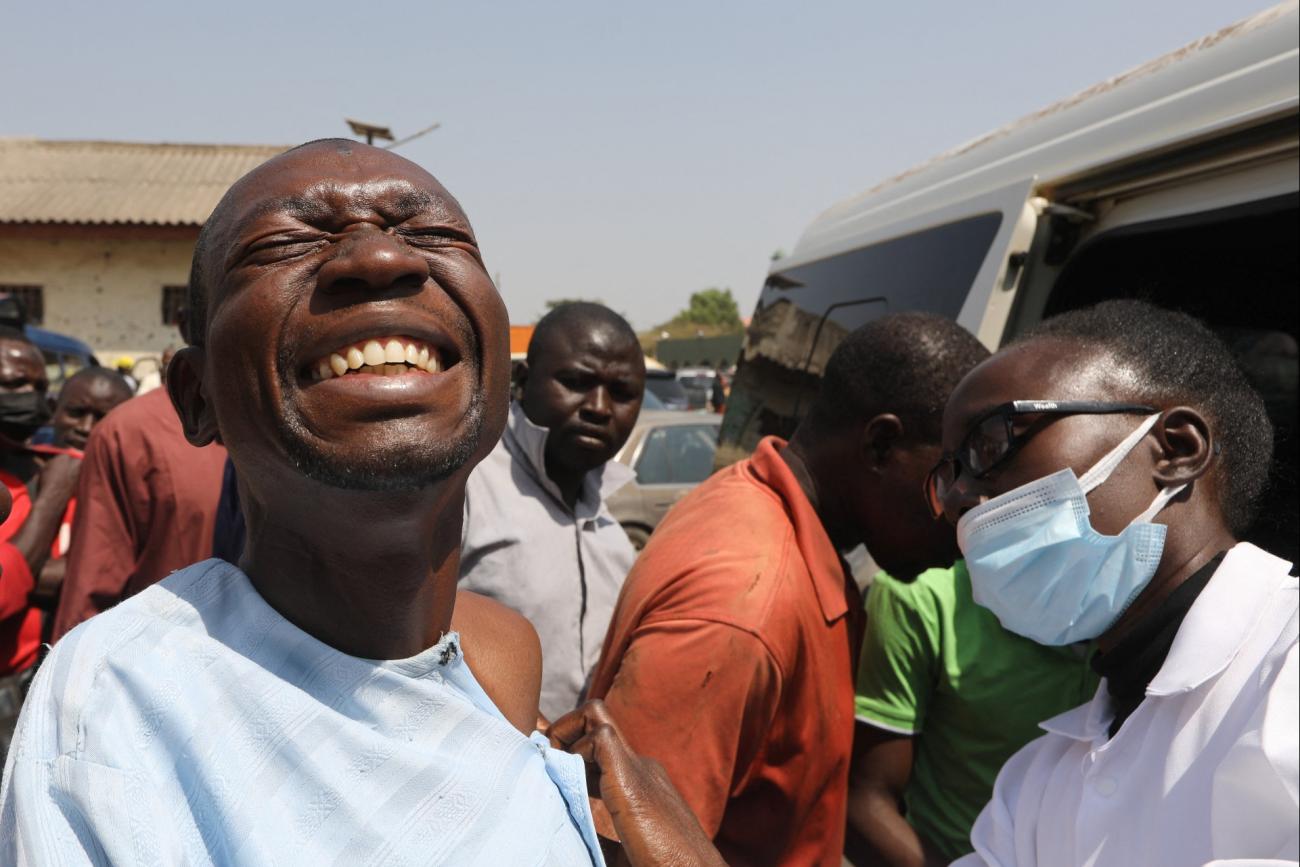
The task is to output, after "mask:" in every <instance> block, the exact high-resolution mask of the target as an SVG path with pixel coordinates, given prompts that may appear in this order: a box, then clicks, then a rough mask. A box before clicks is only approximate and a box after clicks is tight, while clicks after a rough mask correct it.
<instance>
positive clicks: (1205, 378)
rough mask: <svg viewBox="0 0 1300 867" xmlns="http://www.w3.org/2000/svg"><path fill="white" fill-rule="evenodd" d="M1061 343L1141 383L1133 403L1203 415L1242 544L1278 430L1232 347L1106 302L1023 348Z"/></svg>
mask: <svg viewBox="0 0 1300 867" xmlns="http://www.w3.org/2000/svg"><path fill="white" fill-rule="evenodd" d="M1038 339H1053V340H1062V341H1067V342H1069V343H1074V344H1077V345H1079V346H1081V347H1084V348H1086V349H1091V350H1095V351H1098V352H1102V353H1105V354H1106V355H1108V356H1109V357H1110V358H1111V359H1112V360H1114V361H1115V362H1117V363H1118V364H1120V365H1122V366H1123V367H1125V368H1127V370H1128V371H1131V373H1132V374H1133V375H1134V376H1135V377H1136V381H1135V382H1133V385H1132V387H1131V393H1130V394H1127V395H1125V397H1128V398H1131V399H1135V400H1143V401H1150V402H1152V403H1155V404H1164V405H1166V406H1173V405H1178V404H1184V405H1186V406H1190V407H1192V408H1194V409H1196V410H1198V411H1200V412H1202V413H1203V414H1204V415H1205V417H1206V419H1207V420H1208V421H1209V422H1210V424H1211V425H1212V426H1213V431H1212V435H1213V437H1214V439H1215V442H1216V443H1217V446H1218V450H1219V466H1218V468H1217V470H1216V472H1217V478H1218V483H1219V484H1218V489H1219V504H1220V507H1221V508H1222V510H1223V516H1224V520H1225V521H1226V523H1227V525H1228V529H1229V530H1231V531H1232V533H1233V534H1234V535H1236V536H1238V537H1240V536H1242V535H1243V534H1244V533H1245V532H1246V531H1247V530H1249V529H1250V525H1251V524H1253V523H1254V521H1255V516H1256V513H1257V511H1258V508H1259V499H1260V497H1261V496H1262V495H1263V493H1264V489H1265V488H1266V487H1267V485H1268V473H1269V465H1270V464H1271V462H1272V459H1273V425H1272V423H1271V422H1270V421H1269V419H1268V413H1267V411H1266V410H1265V407H1264V401H1263V399H1262V398H1261V397H1260V396H1259V393H1258V392H1257V391H1256V390H1255V388H1254V387H1253V386H1252V385H1251V384H1250V381H1249V380H1248V379H1247V378H1246V375H1245V373H1244V372H1243V371H1242V369H1241V366H1240V365H1239V364H1238V363H1237V361H1236V359H1235V358H1234V357H1233V355H1232V352H1231V351H1230V350H1229V349H1228V346H1227V344H1226V343H1224V341H1223V340H1221V339H1220V338H1219V337H1218V335H1216V334H1215V333H1214V332H1213V331H1211V330H1210V329H1209V328H1208V327H1206V326H1205V324H1204V323H1202V322H1201V321H1200V320H1199V319H1196V318H1195V317H1193V316H1189V315H1188V314H1186V313H1183V312H1181V311H1177V310H1168V309H1165V308H1163V307H1157V306H1156V305H1154V304H1150V303H1148V302H1146V301H1136V300H1131V299H1124V300H1116V301H1103V302H1102V303H1100V304H1098V305H1096V306H1095V307H1085V308H1082V309H1079V310H1070V311H1068V312H1065V313H1062V314H1060V315H1058V316H1053V317H1052V318H1051V319H1047V320H1045V321H1044V322H1042V323H1041V324H1040V325H1039V326H1038V327H1037V328H1034V329H1033V330H1031V331H1030V332H1029V333H1027V334H1026V335H1024V336H1023V337H1021V338H1019V339H1018V340H1017V341H1016V342H1017V343H1023V342H1026V341H1029V340H1038Z"/></svg>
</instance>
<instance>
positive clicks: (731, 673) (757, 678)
mask: <svg viewBox="0 0 1300 867" xmlns="http://www.w3.org/2000/svg"><path fill="white" fill-rule="evenodd" d="M780 695H781V673H780V670H779V668H778V666H777V664H776V661H775V660H774V659H773V658H772V655H771V653H770V652H769V651H768V649H767V647H766V645H764V644H763V643H762V642H761V641H759V640H758V638H756V637H755V636H753V635H752V634H750V633H748V632H745V631H743V630H741V629H737V628H735V627H733V626H730V625H728V624H724V623H718V622H714V621H709V620H669V621H660V622H651V623H648V624H644V625H642V626H641V627H640V628H639V629H638V630H637V631H636V633H635V634H634V636H633V638H632V641H631V643H630V645H629V646H628V648H627V652H626V653H625V654H624V655H623V659H622V661H621V662H620V664H619V668H618V672H617V673H616V674H615V676H614V678H613V681H612V683H611V685H610V688H609V691H608V692H607V693H606V695H605V696H603V699H604V703H605V706H606V707H607V708H608V711H609V714H610V716H611V717H612V718H613V720H614V721H615V722H616V723H617V724H618V728H619V730H620V731H621V732H622V734H623V736H624V737H625V738H626V739H627V742H628V744H629V745H630V746H631V748H632V749H633V750H634V751H636V752H637V753H640V754H642V755H645V756H649V757H650V758H653V759H655V760H656V761H658V762H659V763H660V764H661V765H663V767H664V768H665V770H666V771H667V772H668V776H669V778H670V779H671V780H672V782H673V784H674V785H675V786H676V787H677V789H678V791H680V792H681V794H682V797H683V798H684V799H685V801H686V803H687V804H688V805H689V806H690V808H691V810H692V811H693V812H694V813H695V816H696V817H697V818H698V819H699V822H700V824H701V825H702V826H703V828H704V831H705V833H706V834H708V835H709V837H710V838H712V837H714V836H715V835H716V834H717V832H718V828H719V827H720V826H721V824H722V816H723V813H724V811H725V810H726V806H727V799H728V798H729V797H730V796H731V793H732V791H733V790H734V789H735V788H736V785H737V783H738V782H739V781H740V780H741V779H742V778H743V776H744V774H745V772H746V770H747V769H748V767H749V765H750V763H751V762H752V760H753V759H754V757H755V755H756V754H757V753H758V751H759V749H760V748H761V745H762V743H763V737H764V733H765V732H766V731H767V729H768V726H769V725H770V723H771V721H772V718H773V716H774V714H775V711H776V707H777V705H778V703H779V701H780Z"/></svg>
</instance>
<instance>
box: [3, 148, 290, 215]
mask: <svg viewBox="0 0 1300 867" xmlns="http://www.w3.org/2000/svg"><path fill="white" fill-rule="evenodd" d="M287 149H288V146H286V145H205V144H147V143H143V142H114V141H46V140H42V139H18V138H0V223H109V224H111V223H135V224H144V225H162V226H197V225H201V224H202V223H203V221H204V220H206V219H207V218H208V215H209V214H211V213H212V209H213V208H214V207H216V205H217V202H218V201H219V200H220V199H221V196H222V194H224V193H225V191H226V189H227V188H229V187H230V185H231V184H232V183H234V181H236V180H237V179H238V178H239V177H241V176H242V175H243V174H244V173H246V172H247V171H248V170H249V169H252V168H253V167H254V166H257V165H259V164H260V163H263V162H265V161H266V160H268V159H270V158H271V157H273V156H275V155H276V154H278V153H281V152H282V151H284V150H287Z"/></svg>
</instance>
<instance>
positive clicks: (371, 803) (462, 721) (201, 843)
mask: <svg viewBox="0 0 1300 867" xmlns="http://www.w3.org/2000/svg"><path fill="white" fill-rule="evenodd" d="M302 580H303V581H310V580H311V576H309V575H304V576H302ZM593 863H595V864H601V863H603V862H602V859H601V856H600V852H599V850H598V847H597V843H596V838H595V828H594V825H593V824H592V820H591V814H590V810H589V805H588V801H587V791H586V785H585V769H584V766H583V762H582V759H580V758H578V757H577V756H572V755H568V754H565V753H559V752H556V751H555V750H552V749H550V748H549V747H547V746H546V742H545V740H544V739H543V738H542V737H541V735H534V736H533V739H532V740H530V739H529V738H527V737H525V736H524V735H522V734H520V733H519V732H518V731H517V730H515V729H514V728H513V727H512V726H511V725H510V724H509V723H508V722H507V721H506V720H505V718H504V717H503V716H502V715H501V713H500V712H499V711H498V710H497V709H496V707H495V706H494V705H493V704H492V701H491V700H490V699H489V698H488V697H487V695H486V694H485V693H484V692H483V690H482V689H481V688H480V687H479V685H478V683H477V682H476V681H475V680H474V675H473V674H472V673H471V672H470V670H469V666H468V665H466V664H465V661H464V657H463V656H462V654H461V649H460V642H459V639H458V638H457V637H456V636H455V635H454V634H452V635H448V636H445V637H444V638H443V640H442V641H440V642H438V643H437V644H436V645H434V646H433V647H430V648H428V649H427V650H425V651H423V652H422V653H420V654H417V655H416V656H413V657H411V658H409V659H400V660H368V659H359V658H357V657H354V656H348V655H346V654H344V653H341V652H339V651H337V650H335V649H334V648H332V647H329V646H328V645H325V644H323V643H321V642H319V641H317V640H316V639H315V638H313V637H312V636H310V635H308V634H307V633H305V632H303V631H302V630H300V629H298V628H297V627H296V626H294V625H293V624H291V623H289V621H287V620H285V619H284V618H283V617H281V616H280V614H279V613H277V612H276V611H275V609H273V608H271V606H270V605H268V604H267V603H266V602H265V601H264V600H263V599H262V597H261V596H260V595H259V594H258V593H257V591H256V590H255V589H254V588H253V586H252V584H251V583H250V582H249V580H248V578H247V577H246V576H245V575H244V573H243V572H241V571H240V570H239V569H237V568H236V567H234V566H232V565H230V564H229V563H226V562H224V561H222V560H208V561H206V562H204V563H199V564H197V565H195V566H191V567H189V568H188V569H183V570H181V571H180V572H177V573H175V574H173V575H172V576H171V577H169V578H167V579H165V580H164V581H162V582H161V583H160V584H155V585H154V586H153V587H150V588H149V589H147V590H145V591H143V592H142V593H140V594H139V595H137V596H134V597H132V598H131V599H128V600H127V601H126V602H123V603H122V604H121V605H118V606H117V607H115V608H112V609H110V610H109V611H106V612H105V613H103V614H100V615H99V616H97V617H94V618H92V619H90V620H88V621H87V622H85V623H83V624H81V625H80V626H78V627H77V628H76V629H74V630H73V631H72V632H70V633H68V634H67V635H66V636H64V637H63V638H62V639H60V641H59V643H58V645H57V646H56V647H55V648H54V651H53V652H52V653H51V654H50V655H49V657H48V658H47V659H46V660H45V662H44V664H43V665H42V666H41V670H40V672H39V673H38V674H37V676H36V680H35V682H34V684H33V686H32V690H31V694H30V695H28V697H27V702H26V704H25V706H24V707H23V712H22V716H21V718H20V719H19V722H18V730H17V732H16V734H15V738H14V746H13V747H12V749H11V750H10V752H9V759H8V763H7V764H6V766H5V773H4V785H3V792H0V864H4V865H27V864H31V865H45V864H61V865H71V864H77V865H79V864H105V865H107V864H113V865H119V867H120V865H167V867H170V865H196V867H197V865H205V864H226V865H249V867H274V865H298V864H307V865H319V867H325V865H330V864H338V865H367V864H373V865H416V864H447V865H455V867H461V865H484V867H498V865H515V864H527V865H536V867H541V865H548V867H561V865H565V867H567V865H577V864H581V865H591V864H593Z"/></svg>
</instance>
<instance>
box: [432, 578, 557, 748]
mask: <svg viewBox="0 0 1300 867" xmlns="http://www.w3.org/2000/svg"><path fill="white" fill-rule="evenodd" d="M451 626H452V628H453V629H455V630H456V631H457V632H459V633H460V636H461V647H462V648H463V649H464V653H465V661H466V662H467V663H468V664H469V667H470V670H471V671H473V672H474V677H475V679H477V680H478V682H479V685H480V686H482V687H483V691H484V692H486V693H487V695H488V698H490V699H492V702H493V703H494V704H495V705H496V706H497V708H498V709H499V710H500V711H501V713H502V714H503V715H504V716H505V718H506V719H508V720H509V721H510V723H511V724H512V725H513V726H514V727H515V728H517V729H519V730H520V731H521V732H523V733H524V734H528V733H530V732H531V731H532V730H533V729H534V728H536V727H537V705H538V701H539V700H540V697H541V691H542V644H541V641H540V640H539V639H538V637H537V630H536V629H534V628H533V625H532V624H531V623H529V622H528V620H527V618H525V617H524V616H523V615H521V614H519V613H517V612H515V611H512V610H511V609H509V608H507V607H506V606H504V605H502V604H501V603H500V602H497V601H496V600H494V599H489V598H488V597H486V596H480V595H479V594H477V593H473V592H471V591H469V590H460V591H457V593H456V609H455V611H454V612H453V614H452V618H451Z"/></svg>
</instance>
